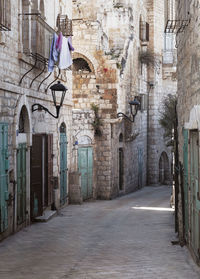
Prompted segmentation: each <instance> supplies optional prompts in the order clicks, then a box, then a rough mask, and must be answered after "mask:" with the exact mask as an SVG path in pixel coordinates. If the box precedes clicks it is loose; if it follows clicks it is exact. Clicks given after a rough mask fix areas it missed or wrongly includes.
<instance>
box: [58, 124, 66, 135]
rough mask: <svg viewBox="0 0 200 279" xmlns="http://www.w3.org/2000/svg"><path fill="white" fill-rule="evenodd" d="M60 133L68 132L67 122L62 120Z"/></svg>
mask: <svg viewBox="0 0 200 279" xmlns="http://www.w3.org/2000/svg"><path fill="white" fill-rule="evenodd" d="M59 129H60V133H64V134H66V132H67V127H66V124H65V122H62V123H61V125H60V128H59Z"/></svg>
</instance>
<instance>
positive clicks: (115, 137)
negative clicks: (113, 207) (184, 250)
mask: <svg viewBox="0 0 200 279" xmlns="http://www.w3.org/2000/svg"><path fill="white" fill-rule="evenodd" d="M90 4H91V5H90ZM90 4H89V5H88V2H87V5H86V3H85V2H84V1H74V10H73V12H74V14H73V24H74V37H73V44H74V47H75V53H74V59H77V58H82V59H85V61H87V63H88V65H89V67H90V69H91V72H87V71H84V70H81V69H80V70H79V71H77V69H76V71H74V73H73V78H74V79H73V101H74V107H75V108H77V109H80V110H82V113H84V111H85V112H86V111H87V110H90V109H91V104H92V103H94V104H95V105H97V106H98V107H99V115H100V118H101V121H102V123H103V126H102V127H100V129H101V131H102V136H93V138H94V141H93V147H94V168H95V176H94V184H95V187H96V189H95V190H94V192H95V193H96V197H97V198H105V199H109V198H112V197H115V196H117V195H119V194H120V193H121V194H122V193H128V192H131V191H133V190H135V189H137V188H138V152H139V151H138V150H139V149H142V150H143V157H142V160H143V163H142V173H143V181H142V185H141V186H144V185H145V184H146V158H147V157H146V148H147V139H146V125H147V124H146V123H147V122H146V117H147V113H146V110H143V111H141V112H138V115H137V117H136V120H135V123H134V124H131V122H130V124H129V123H127V121H124V120H123V121H120V120H117V112H120V111H121V112H124V113H129V105H128V102H129V101H130V100H132V99H134V96H136V95H139V93H142V94H146V93H147V92H146V89H147V86H146V81H144V80H143V79H144V78H145V77H146V68H145V67H143V72H141V71H140V63H139V61H138V55H139V47H140V41H139V21H140V12H141V14H143V17H144V19H145V17H146V11H145V7H144V5H143V3H141V1H138V2H137V8H136V7H135V5H134V7H133V4H132V3H131V2H130V1H126V3H125V2H124V3H121V4H120V5H113V1H107V2H106V3H105V2H104V1H96V2H94V1H90ZM138 11H140V12H138ZM80 113H81V112H80ZM75 114H76V115H77V112H75ZM93 117H94V116H93ZM93 117H91V118H90V119H87V120H86V119H85V120H83V119H82V118H80V119H79V120H80V123H81V124H80V126H81V127H80V128H81V129H82V131H83V132H82V133H85V135H87V134H88V132H91V129H92V125H91V123H92V121H93V119H94V118H93ZM74 123H75V122H74ZM88 123H89V127H88ZM74 126H75V125H74ZM121 133H122V134H123V142H122V143H121V142H119V136H120V134H121ZM119 148H123V152H124V166H123V169H124V173H123V180H124V183H123V184H124V185H123V189H122V190H121V191H120V190H119ZM141 186H140V187H141Z"/></svg>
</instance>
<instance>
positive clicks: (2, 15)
mask: <svg viewBox="0 0 200 279" xmlns="http://www.w3.org/2000/svg"><path fill="white" fill-rule="evenodd" d="M10 30H11V7H10V0H0V31H10Z"/></svg>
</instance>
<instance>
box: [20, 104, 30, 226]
mask: <svg viewBox="0 0 200 279" xmlns="http://www.w3.org/2000/svg"><path fill="white" fill-rule="evenodd" d="M29 131H30V124H29V118H28V111H27V109H26V106H25V105H24V106H22V109H21V112H20V116H19V124H18V131H17V133H18V147H17V224H18V225H21V224H23V223H24V222H25V221H26V206H27V205H26V193H27V187H26V185H27V175H26V173H27V167H26V165H27V159H26V155H27V142H28V133H29Z"/></svg>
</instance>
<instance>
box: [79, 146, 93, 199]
mask: <svg viewBox="0 0 200 279" xmlns="http://www.w3.org/2000/svg"><path fill="white" fill-rule="evenodd" d="M78 169H79V172H80V173H81V191H82V196H83V200H87V199H90V198H92V196H93V191H92V186H93V151H92V147H80V148H79V149H78Z"/></svg>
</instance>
